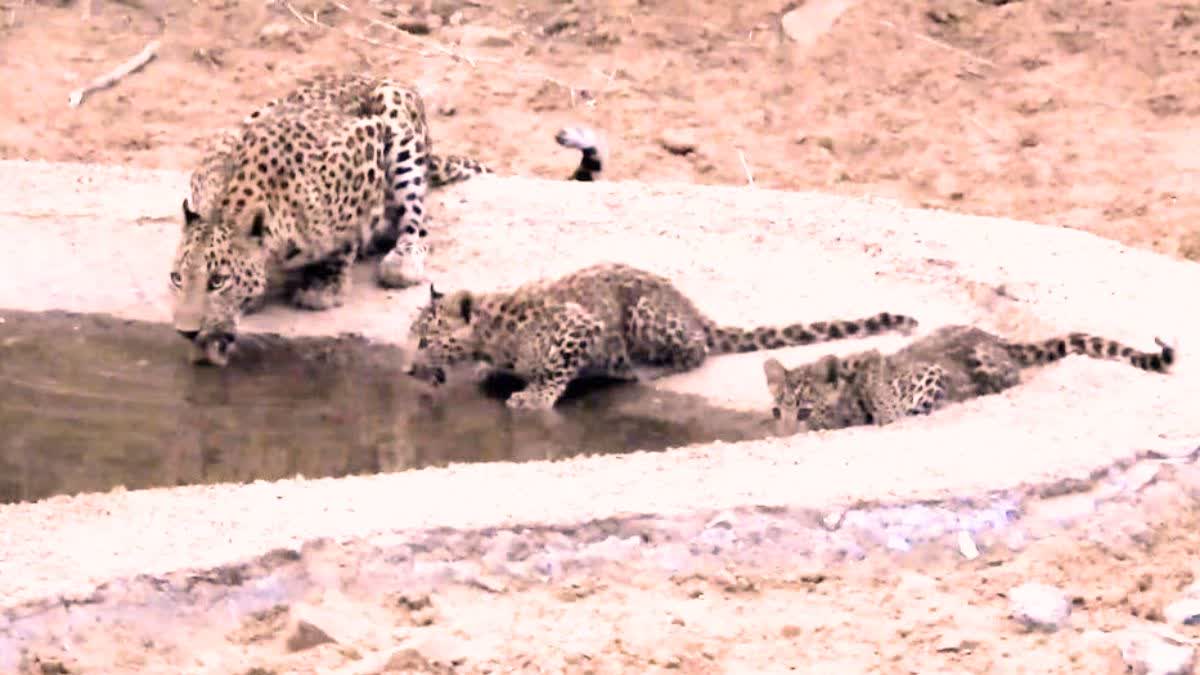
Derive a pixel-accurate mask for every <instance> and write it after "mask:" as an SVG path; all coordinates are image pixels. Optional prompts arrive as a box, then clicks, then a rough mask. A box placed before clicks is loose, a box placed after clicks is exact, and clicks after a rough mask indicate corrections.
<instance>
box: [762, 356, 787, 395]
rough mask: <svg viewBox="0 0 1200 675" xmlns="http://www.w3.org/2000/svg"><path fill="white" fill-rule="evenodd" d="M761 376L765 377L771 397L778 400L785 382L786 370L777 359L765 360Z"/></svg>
mask: <svg viewBox="0 0 1200 675" xmlns="http://www.w3.org/2000/svg"><path fill="white" fill-rule="evenodd" d="M763 374H764V375H766V376H767V389H768V390H770V392H771V396H772V397H774V398H779V397H780V396H781V395H782V394H783V390H784V383H785V381H786V380H787V369H786V368H784V367H783V364H782V363H780V362H779V360H778V359H767V360H766V361H763Z"/></svg>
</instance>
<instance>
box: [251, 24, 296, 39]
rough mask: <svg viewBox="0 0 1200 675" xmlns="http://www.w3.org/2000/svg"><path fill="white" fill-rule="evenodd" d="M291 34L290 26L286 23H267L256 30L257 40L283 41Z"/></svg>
mask: <svg viewBox="0 0 1200 675" xmlns="http://www.w3.org/2000/svg"><path fill="white" fill-rule="evenodd" d="M291 35H292V27H291V26H289V25H287V24H286V23H280V22H276V23H269V24H267V25H265V26H263V27H262V30H260V31H258V40H259V42H283V41H286V40H287V39H288V38H289V37H291Z"/></svg>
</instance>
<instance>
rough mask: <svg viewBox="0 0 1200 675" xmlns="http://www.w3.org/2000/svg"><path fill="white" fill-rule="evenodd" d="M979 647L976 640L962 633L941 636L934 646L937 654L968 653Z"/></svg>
mask: <svg viewBox="0 0 1200 675" xmlns="http://www.w3.org/2000/svg"><path fill="white" fill-rule="evenodd" d="M978 646H979V640H976V639H974V638H972V637H970V636H968V635H966V634H964V633H958V632H951V633H946V634H945V635H943V636H942V637H941V638H940V639H939V640H938V641H937V644H936V646H935V649H936V650H937V651H939V652H942V653H946V652H955V653H957V652H969V651H971V650H973V649H975V648H976V647H978Z"/></svg>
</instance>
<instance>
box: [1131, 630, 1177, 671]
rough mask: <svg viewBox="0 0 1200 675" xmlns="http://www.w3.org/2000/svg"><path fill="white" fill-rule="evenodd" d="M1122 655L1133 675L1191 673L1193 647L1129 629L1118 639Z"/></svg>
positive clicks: (1147, 632)
mask: <svg viewBox="0 0 1200 675" xmlns="http://www.w3.org/2000/svg"><path fill="white" fill-rule="evenodd" d="M1117 644H1118V645H1119V646H1120V649H1121V658H1122V659H1124V660H1125V664H1126V665H1127V666H1128V667H1129V669H1130V671H1132V672H1133V673H1134V674H1135V675H1192V673H1193V669H1194V666H1195V663H1196V650H1195V648H1194V647H1192V646H1190V645H1188V644H1185V643H1183V642H1180V641H1178V640H1173V639H1170V638H1168V637H1166V636H1162V635H1156V634H1154V633H1151V632H1149V631H1146V630H1137V629H1134V630H1129V631H1125V632H1123V633H1121V634H1120V635H1119V636H1118V638H1117Z"/></svg>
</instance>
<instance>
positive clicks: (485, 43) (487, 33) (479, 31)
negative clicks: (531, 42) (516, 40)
mask: <svg viewBox="0 0 1200 675" xmlns="http://www.w3.org/2000/svg"><path fill="white" fill-rule="evenodd" d="M458 42H459V44H461V45H462V46H464V47H511V46H512V45H513V36H512V33H509V32H508V31H504V30H500V29H499V28H492V27H491V26H464V27H463V29H462V37H461V38H459V41H458Z"/></svg>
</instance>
